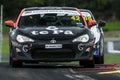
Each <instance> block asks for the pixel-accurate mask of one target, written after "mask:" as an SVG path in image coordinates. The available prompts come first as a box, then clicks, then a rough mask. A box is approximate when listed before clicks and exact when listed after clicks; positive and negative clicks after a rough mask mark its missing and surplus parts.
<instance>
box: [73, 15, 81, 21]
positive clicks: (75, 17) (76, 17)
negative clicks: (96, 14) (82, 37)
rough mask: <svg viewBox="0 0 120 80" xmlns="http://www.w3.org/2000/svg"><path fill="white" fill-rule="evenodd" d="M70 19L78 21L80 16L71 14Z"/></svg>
mask: <svg viewBox="0 0 120 80" xmlns="http://www.w3.org/2000/svg"><path fill="white" fill-rule="evenodd" d="M71 20H76V21H80V16H72V17H71Z"/></svg>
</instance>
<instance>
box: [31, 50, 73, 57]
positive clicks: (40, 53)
mask: <svg viewBox="0 0 120 80" xmlns="http://www.w3.org/2000/svg"><path fill="white" fill-rule="evenodd" d="M31 56H32V58H33V59H71V58H75V53H74V52H73V51H72V50H71V49H55V50H54V49H48V50H34V51H33V52H32V54H31Z"/></svg>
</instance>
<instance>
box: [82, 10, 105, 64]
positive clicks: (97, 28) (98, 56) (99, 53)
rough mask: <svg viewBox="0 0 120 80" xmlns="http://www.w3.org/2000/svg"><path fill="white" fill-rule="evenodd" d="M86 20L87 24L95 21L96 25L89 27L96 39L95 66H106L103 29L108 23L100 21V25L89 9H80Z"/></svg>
mask: <svg viewBox="0 0 120 80" xmlns="http://www.w3.org/2000/svg"><path fill="white" fill-rule="evenodd" d="M80 11H81V13H82V15H83V17H84V19H85V20H86V22H89V21H90V20H94V22H95V23H96V24H95V25H92V26H89V25H90V24H89V23H88V27H89V29H90V30H91V31H92V33H93V35H94V37H95V45H96V48H95V51H94V53H93V54H94V60H95V64H104V32H103V29H102V27H104V26H105V24H106V22H105V21H103V20H100V21H99V22H98V23H97V22H96V20H95V17H94V15H93V14H92V12H91V11H90V10H88V9H80Z"/></svg>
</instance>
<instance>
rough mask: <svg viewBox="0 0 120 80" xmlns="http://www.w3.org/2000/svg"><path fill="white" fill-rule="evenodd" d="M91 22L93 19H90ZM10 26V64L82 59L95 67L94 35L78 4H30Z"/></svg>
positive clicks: (7, 23) (10, 22) (7, 22)
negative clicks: (44, 5) (33, 5)
mask: <svg viewBox="0 0 120 80" xmlns="http://www.w3.org/2000/svg"><path fill="white" fill-rule="evenodd" d="M89 23H90V24H91V26H92V25H93V23H94V21H91V22H89ZM5 24H6V25H7V26H8V27H10V35H9V36H10V39H9V40H10V41H9V42H10V43H9V44H10V65H11V66H12V67H20V66H22V65H23V62H24V63H28V62H35V63H36V62H37V63H39V62H51V61H52V62H53V61H54V62H63V61H64V62H68V61H79V64H80V65H81V66H84V67H94V65H95V61H94V56H93V53H94V46H95V44H94V42H95V39H94V35H93V33H92V32H91V31H90V30H89V29H88V28H87V23H86V21H85V20H84V18H83V17H82V15H81V12H80V10H79V9H77V8H72V7H31V8H25V9H23V10H22V11H21V13H20V15H19V16H18V19H17V21H16V23H14V22H13V21H12V20H7V21H5Z"/></svg>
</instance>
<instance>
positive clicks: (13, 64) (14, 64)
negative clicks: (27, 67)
mask: <svg viewBox="0 0 120 80" xmlns="http://www.w3.org/2000/svg"><path fill="white" fill-rule="evenodd" d="M10 65H11V66H12V67H22V65H23V64H22V61H14V60H12V58H11V57H10Z"/></svg>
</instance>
